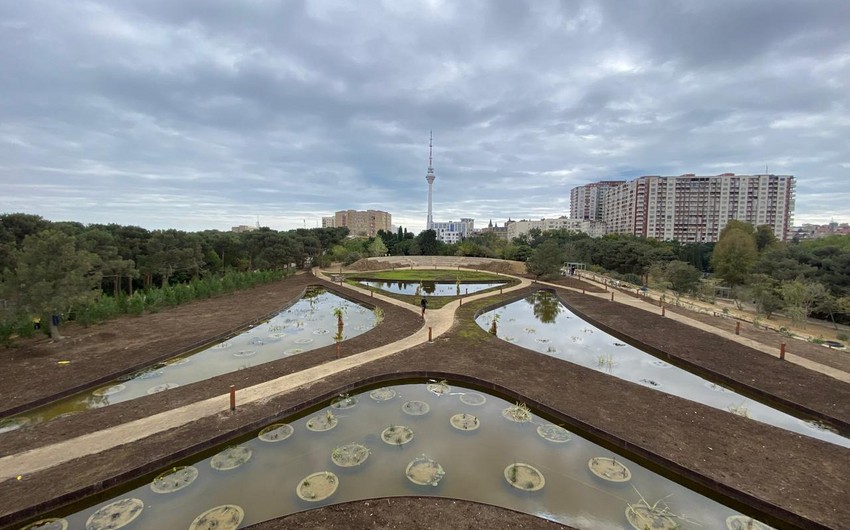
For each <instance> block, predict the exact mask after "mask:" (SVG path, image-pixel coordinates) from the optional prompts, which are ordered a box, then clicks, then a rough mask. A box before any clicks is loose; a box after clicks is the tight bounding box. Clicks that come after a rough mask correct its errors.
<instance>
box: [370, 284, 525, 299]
mask: <svg viewBox="0 0 850 530" xmlns="http://www.w3.org/2000/svg"><path fill="white" fill-rule="evenodd" d="M358 283H360V284H362V285H364V286H366V287H371V288H374V289H381V290H383V291H387V292H390V293H394V294H406V295H415V294H417V293H419V294H424V295H428V296H461V295H467V294H472V293H480V292H481V291H486V290H487V289H493V288H494V287H503V286H505V285H507V284H508V282H437V281H421V282H420V281H395V280H392V281H390V280H358Z"/></svg>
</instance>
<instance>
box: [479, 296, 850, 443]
mask: <svg viewBox="0 0 850 530" xmlns="http://www.w3.org/2000/svg"><path fill="white" fill-rule="evenodd" d="M494 321H496V322H497V323H498V326H497V329H498V331H497V336H498V337H499V338H501V339H503V340H505V341H508V342H513V343H515V344H517V345H519V346H522V347H524V348H528V349H530V350H535V351H537V352H540V353H543V354H546V355H550V356H552V357H556V358H558V359H562V360H565V361H569V362H572V363H575V364H579V365H581V366H584V367H587V368H592V369H595V370H599V371H603V372H605V373H608V374H610V375H612V376H614V377H618V378H620V379H624V380H627V381H631V382H633V383H638V384H641V385H644V386H647V387H649V388H653V389H656V390H660V391H661V392H666V393H669V394H673V395H676V396H679V397H683V398H686V399H690V400H693V401H697V402H699V403H703V404H705V405H709V406H712V407H715V408H718V409H721V410H725V411H727V412H730V413H733V414H737V415H740V416H744V417H747V418H751V419H754V420H757V421H761V422H764V423H768V424H770V425H774V426H776V427H780V428H782V429H786V430H789V431H793V432H796V433H799V434H803V435H806V436H811V437H814V438H819V439H821V440H825V441H828V442H831V443H834V444H837V445H842V446H845V447H850V439H848V438H845V437H843V436H840V435H838V434H836V433H834V432H832V431H831V429H830V428H829V427H828V426H825V425H823V424H822V423H819V422H815V421H804V420H801V419H799V418H795V417H793V416H790V415H788V414H786V413H784V412H781V411H779V410H777V409H774V408H771V407H769V406H767V405H765V404H762V403H759V402H757V401H755V400H752V399H750V398H747V397H744V396H742V395H740V394H738V393H736V392H734V391H732V390H729V389H727V388H725V387H723V386H720V385H717V384H715V383H712V382H710V381H707V380H705V379H703V378H701V377H698V376H696V375H693V374H691V373H689V372H687V371H685V370H682V369H681V368H678V367H675V366H673V365H671V364H668V363H666V362H664V361H662V360H660V359H657V358H656V357H653V356H652V355H650V354H648V353H645V352H643V351H641V350H639V349H637V348H635V347H633V346H631V345H628V344H626V343H623V342H620V341H618V340H617V339H616V338H614V337H612V336H611V335H609V334H607V333H605V332H604V331H602V330H600V329H599V328H596V327H594V326H592V325H590V324H589V323H587V322H586V321H584V320H582V319H581V318H579V317H578V316H577V315H576V314H575V313H573V312H572V311H570V310H569V309H567V307H566V306H564V305H563V304H561V303H560V301H559V300H558V299H557V297H556V296H555V294H554V293H552V292H551V291H537V292H536V293H534V294H533V295H531V296H529V297H527V298H525V299H524V300H520V301H517V302H514V303H511V304H508V305H506V306H503V307H500V308H499V309H496V310H494V311H489V312H486V313H483V314H481V315H480V316H479V317H478V318H477V319H476V322H477V323H478V325H479V326H481V327H482V328H483V329H485V330H488V331H490V332H491V333H492V331H493V322H494Z"/></svg>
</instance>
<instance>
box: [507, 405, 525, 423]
mask: <svg viewBox="0 0 850 530" xmlns="http://www.w3.org/2000/svg"><path fill="white" fill-rule="evenodd" d="M502 417H504V418H505V419H508V420H511V421H515V422H517V423H527V422H529V421H531V411H529V410H528V409H527V408H526V407H521V406H519V405H511V406H510V407H508V408H506V409H505V410H503V411H502Z"/></svg>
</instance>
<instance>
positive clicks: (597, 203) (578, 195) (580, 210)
mask: <svg viewBox="0 0 850 530" xmlns="http://www.w3.org/2000/svg"><path fill="white" fill-rule="evenodd" d="M625 183H626V181H625V180H603V181H601V182H593V183H591V184H587V185H584V186H579V187H577V188H573V189H572V190H570V219H587V220H588V221H601V220H602V205H603V204H605V197H606V196H607V195H608V191H609V190H611V189H614V188H616V187H617V186H620V185H621V184H625Z"/></svg>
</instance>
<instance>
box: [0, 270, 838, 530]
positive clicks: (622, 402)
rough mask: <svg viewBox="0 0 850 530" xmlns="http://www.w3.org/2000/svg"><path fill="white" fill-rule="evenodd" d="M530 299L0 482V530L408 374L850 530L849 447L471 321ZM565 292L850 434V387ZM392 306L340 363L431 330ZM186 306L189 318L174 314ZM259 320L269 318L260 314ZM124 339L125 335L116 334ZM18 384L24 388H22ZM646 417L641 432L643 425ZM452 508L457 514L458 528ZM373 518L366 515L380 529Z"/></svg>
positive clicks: (146, 409) (96, 417) (297, 365)
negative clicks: (539, 348)
mask: <svg viewBox="0 0 850 530" xmlns="http://www.w3.org/2000/svg"><path fill="white" fill-rule="evenodd" d="M288 282H291V283H292V284H297V283H299V282H304V283H310V282H314V283H321V282H317V281H316V280H315V279H312V278H308V279H305V278H294V279H290V280H287V281H286V282H282V283H288ZM588 285H589V284H588ZM532 290H533V288H532V289H528V290H526V292H524V293H518V294H513V293H512V295H511V296H510V297H509V296H508V295H507V294H506V295H504V296H494V297H491V298H488V299H487V300H486V301H480V302H473V303H469V304H464V305H463V306H462V307H461V308H460V310H459V311H458V313H457V315H456V325H455V327H454V328H452V330H451V331H450V332H449V333H447V334H446V335H443V336H441V337H439V338H438V339H437V340H435V342H434V343H431V344H423V345H420V346H417V347H415V348H411V349H409V350H406V351H404V352H400V353H398V354H396V355H393V356H390V357H388V358H385V359H382V360H379V361H376V362H373V363H369V364H366V365H362V366H360V367H358V368H356V369H353V370H349V371H346V372H343V373H339V374H334V375H332V376H328V377H326V378H324V379H322V380H320V381H317V382H316V383H315V384H313V385H311V386H310V387H309V388H305V389H300V390H299V391H298V392H291V393H289V394H283V395H278V396H274V397H272V398H270V399H269V400H267V401H265V402H262V403H255V404H252V405H248V406H245V407H241V408H240V409H239V410H237V411H236V413H229V412H228V413H222V414H219V415H218V416H214V417H209V418H202V419H199V420H198V421H196V422H193V423H192V424H191V425H188V426H183V427H180V428H176V429H172V430H170V431H167V432H163V433H159V434H156V435H153V436H151V437H149V438H147V439H145V440H143V441H142V442H139V443H135V444H132V445H129V446H119V447H116V448H113V449H110V450H109V451H105V452H103V453H100V454H97V455H90V456H88V457H85V458H80V459H77V460H74V461H72V462H68V463H66V464H63V465H60V466H57V467H56V468H54V469H51V470H48V471H45V472H41V473H36V474H34V475H30V476H26V477H24V478H23V480H21V481H13V480H12V481H6V482H4V483H0V525H2V524H9V523H11V522H13V521H20V520H22V519H23V518H26V517H28V516H32V515H35V514H36V513H40V512H43V511H45V510H46V509H47V507H49V506H58V505H60V504H63V503H65V502H68V501H70V500H72V499H74V498H76V496H78V495H80V494H92V493H96V492H98V491H100V490H102V489H104V488H108V487H111V486H113V485H116V484H120V483H122V482H125V481H127V480H129V479H131V478H137V477H138V476H140V475H143V474H146V473H147V474H150V473H154V472H155V471H157V469H159V468H161V467H164V466H167V465H171V464H172V463H174V462H176V461H177V460H179V459H180V458H183V457H186V456H189V455H191V454H195V453H198V452H200V451H203V450H206V449H209V448H211V447H212V446H214V445H215V444H218V443H220V442H223V441H225V440H228V439H230V438H232V437H233V436H236V435H240V434H245V433H248V432H251V431H253V430H255V429H257V428H259V427H261V426H263V425H265V424H267V423H269V422H271V421H273V420H274V419H276V418H280V417H285V416H288V415H291V414H293V413H296V412H299V411H304V410H305V409H307V408H309V407H310V406H313V405H316V404H318V403H321V402H322V401H324V400H326V399H329V398H331V397H333V396H335V395H337V394H338V393H340V392H346V391H351V390H354V389H356V388H359V387H361V386H363V385H365V384H370V383H372V384H380V383H382V382H386V381H391V380H394V379H397V378H400V377H411V376H423V377H433V378H446V379H449V380H455V381H458V382H460V383H468V384H475V385H478V386H480V387H482V388H484V389H489V390H493V391H497V392H500V393H502V394H504V395H505V396H506V397H507V398H508V399H512V400H517V401H520V400H521V401H525V402H527V403H529V404H531V405H533V408H535V410H537V411H539V412H540V413H542V414H544V415H548V416H549V417H550V418H551V419H553V420H555V421H558V422H561V423H564V424H566V425H567V426H568V427H569V428H570V429H572V430H574V431H575V432H577V433H579V434H581V435H583V436H585V437H587V438H589V439H590V440H591V441H594V442H596V443H600V444H602V445H604V446H606V447H610V448H621V449H624V450H625V451H627V452H628V453H629V454H630V457H632V458H633V459H635V460H636V461H638V462H639V463H641V464H643V465H647V466H649V467H651V468H653V469H654V470H656V471H657V472H660V473H662V474H664V475H666V476H668V477H670V478H673V479H675V480H678V481H680V482H682V483H684V484H685V485H688V486H690V487H694V488H695V489H698V490H700V491H701V492H703V493H706V494H708V495H710V496H712V497H715V498H717V499H719V500H721V501H723V502H726V503H728V504H730V505H731V506H733V507H734V508H736V509H738V510H740V511H743V512H745V513H750V514H752V515H754V516H759V517H761V518H763V519H765V520H766V522H768V523H771V524H773V525H774V526H777V527H779V528H796V527H805V528H835V529H838V528H847V527H848V526H850V524H848V523H849V522H850V505H848V503H847V502H846V491H850V478H848V476H847V475H846V473H845V470H844V469H843V467H844V466H843V465H838V464H837V463H842V462H844V463H846V462H848V461H850V451H848V450H847V449H844V448H842V447H838V446H835V445H832V444H828V443H825V442H821V441H818V440H814V439H811V438H808V437H805V436H801V435H797V434H794V433H790V432H788V431H784V430H781V429H777V428H775V427H771V426H769V425H765V424H761V423H758V422H754V421H751V420H747V419H745V418H742V417H738V416H735V415H732V414H729V413H726V412H723V411H719V410H716V409H713V408H710V407H707V406H703V405H700V404H698V403H694V402H691V401H687V400H684V399H681V398H676V397H673V396H669V395H666V394H662V393H660V392H656V391H654V390H651V389H648V388H645V387H643V386H641V385H636V384H632V383H628V382H625V381H621V380H619V379H616V378H613V377H610V376H607V375H605V374H603V373H600V372H597V371H594V370H589V369H585V368H582V367H579V366H575V365H572V364H571V363H565V362H563V361H560V360H557V359H554V358H551V357H548V356H545V355H541V354H537V353H534V352H530V351H528V350H524V349H522V348H519V347H517V346H514V345H512V344H508V343H505V342H503V341H500V340H499V339H496V338H494V337H492V336H491V335H489V334H488V333H486V332H484V331H483V330H481V329H480V328H478V326H477V325H476V324H474V322H472V319H473V317H474V315H475V312H476V311H478V310H481V309H484V308H486V307H488V306H492V305H494V304H496V303H499V301H502V302H504V301H508V300H509V299H516V297H517V296H523V295H527V294H528V293H529V292H531V291H532ZM558 292H559V296H560V297H561V298H562V299H563V300H565V301H566V302H567V303H568V304H569V305H570V306H571V307H572V308H573V309H574V310H575V311H577V312H579V313H582V314H583V315H585V316H586V317H588V318H590V319H592V320H593V321H595V324H597V325H600V326H602V327H608V328H612V329H613V328H616V329H617V330H618V331H617V332H616V333H615V334H616V335H617V336H618V337H621V338H622V339H623V340H628V341H629V342H632V343H641V342H643V343H644V345H643V346H644V347H648V348H650V349H654V350H655V352H656V354H657V355H659V356H660V357H661V358H663V359H665V360H667V361H669V362H672V363H675V364H679V365H686V366H690V367H692V368H693V369H695V370H698V371H702V372H705V373H708V372H711V373H713V374H717V375H712V377H711V378H712V379H714V380H716V381H720V382H723V383H724V384H727V385H728V386H731V387H734V388H736V389H737V390H745V391H747V392H749V393H751V394H760V395H762V396H767V397H770V396H776V399H777V400H778V401H780V402H782V403H784V404H785V406H787V407H789V408H796V409H799V410H806V411H809V412H810V413H811V414H813V415H816V416H819V417H822V418H827V419H829V421H830V422H831V423H832V424H833V425H836V426H839V427H840V428H842V429H846V427H847V425H848V422H850V409H848V407H850V399H848V398H850V385H847V384H844V383H841V382H838V381H836V380H834V379H831V378H828V377H827V376H824V375H822V374H818V373H815V372H812V371H809V370H805V369H802V368H800V367H798V366H796V365H792V364H790V363H787V362H782V361H779V360H778V359H776V358H772V357H770V356H768V355H765V354H763V353H760V352H755V351H753V350H750V349H749V348H745V347H743V346H740V345H738V344H737V343H734V342H732V341H728V340H725V339H722V338H718V337H716V336H714V335H710V334H707V333H702V332H699V331H698V330H694V329H693V328H690V327H688V326H685V325H682V324H680V323H677V322H675V321H672V320H670V319H665V318H661V317H660V316H657V315H653V314H650V313H647V312H645V311H642V310H640V309H636V308H631V307H628V306H623V305H621V304H616V303H611V302H609V301H607V300H604V299H600V298H596V297H591V296H584V295H582V294H581V293H576V292H573V291H567V290H562V289H559V290H558ZM588 292H590V288H589V287H588ZM353 298H358V297H357V296H354V297H353ZM362 298H366V297H362ZM282 301H283V300H280V299H279V300H278V301H277V302H278V303H279V304H281V302H282ZM364 301H366V302H369V301H370V300H368V299H366V300H364ZM375 302H376V301H375ZM281 305H282V304H281ZM214 306H215V304H211V306H210V307H209V309H208V310H209V311H210V312H213V311H215V307H214ZM384 306H385V312H386V318H385V321H384V323H383V324H382V325H380V326H378V327H377V328H376V329H374V330H372V331H370V332H369V333H366V334H363V335H361V336H359V337H357V338H355V339H352V340H351V341H346V342H345V343H343V346H344V350H345V351H344V353H343V354H344V355H348V354H351V353H354V352H357V351H363V350H365V349H368V348H369V347H371V346H374V345H378V344H383V343H386V342H391V341H393V340H396V339H397V338H399V337H402V336H404V335H406V334H409V333H411V332H412V331H415V330H416V329H418V328H419V327H421V325H422V321H421V320H420V319H419V318H418V316H417V315H416V314H415V313H413V312H411V311H407V310H405V309H400V308H395V307H394V306H390V305H388V304H385V305H384ZM187 307H189V306H187ZM179 309H184V308H178V309H175V311H177V310H179ZM260 314H262V313H261V312H260V311H257V314H254V315H253V316H252V317H250V318H255V317H257V316H259V315H260ZM154 316H158V315H154ZM147 318H148V317H147V316H145V317H140V318H138V319H133V324H134V328H136V329H144V328H146V327H147V325H146V324H145V322H146V319H147ZM188 318H191V317H188ZM247 318H248V317H246V319H247ZM118 322H120V321H117V322H116V323H115V324H110V328H114V327H116V326H119V323H118ZM236 325H238V323H237V324H236ZM220 329H221V328H218V329H216V332H218V331H220ZM116 335H117V337H122V334H121V333H120V332H117V330H116ZM154 335H156V333H154ZM358 339H359V340H358ZM118 340H120V339H118ZM349 343H350V344H349ZM171 345H173V343H172V344H171ZM64 354H65V355H66V356H68V357H69V358H72V359H75V362H78V363H81V362H84V359H85V358H86V354H85V353H84V350H83V352H82V353H80V352H78V351H76V350H75V349H71V348H69V349H66V350H65V351H64ZM139 355H146V356H147V357H146V358H155V356H156V353H155V352H149V351H145V352H144V353H140V354H139ZM299 357H301V359H299ZM332 358H335V350H334V348H325V349H323V350H316V351H314V352H311V353H310V355H302V356H295V357H291V358H288V359H284V360H281V361H278V362H274V363H268V364H267V365H262V366H258V367H254V368H252V369H249V370H245V371H243V372H246V373H245V374H243V373H241V372H240V373H239V374H238V377H240V378H243V379H240V382H239V386H240V387H241V386H246V385H250V384H253V383H254V382H259V381H262V380H265V379H268V378H271V377H277V376H278V375H283V374H285V373H291V372H292V371H295V370H301V369H303V368H306V367H307V366H308V365H315V364H317V363H321V362H324V361H325V360H329V359H332ZM122 359H123V360H124V362H125V363H130V362H133V363H136V361H138V360H139V359H137V358H130V357H129V355H128V356H126V357H122ZM72 364H74V363H72ZM101 366H103V364H102V363H89V369H90V370H92V371H93V372H95V373H93V374H91V376H94V375H96V373H98V372H97V370H98V367H101ZM15 373H16V378H20V379H26V378H27V377H29V372H15ZM99 373H100V375H101V376H105V375H106V374H107V372H106V371H102V372H99ZM19 375H20V377H18V376H19ZM233 377H236V376H221V377H219V378H215V379H213V380H210V381H208V382H203V383H196V384H193V385H187V386H186V387H181V388H177V389H174V390H171V391H169V392H166V393H163V394H157V395H154V396H149V397H145V398H141V399H138V400H134V401H132V402H129V403H122V404H118V405H114V406H110V407H106V408H103V409H99V410H93V411H88V412H85V413H82V414H78V415H76V416H74V417H71V418H65V419H60V420H56V421H53V422H49V423H46V424H43V425H38V426H35V427H33V428H31V429H23V430H21V431H16V432H13V433H7V434H6V435H3V436H4V437H3V447H2V449H3V452H4V453H11V452H16V451H18V450H22V449H24V448H28V447H34V446H38V445H43V444H45V443H50V442H51V441H56V440H60V439H66V438H67V437H71V436H77V435H80V434H83V433H86V432H92V431H95V430H97V429H98V428H102V427H104V426H107V425H114V424H117V423H122V422H125V421H128V420H130V419H133V418H138V417H143V416H147V415H150V414H153V413H156V412H159V411H162V410H166V409H168V408H170V407H174V406H179V405H182V404H185V403H189V402H193V401H196V400H199V399H204V398H207V397H211V396H215V395H223V394H224V393H225V392H226V388H227V386H228V385H229V384H232V381H233ZM16 385H20V386H22V387H23V386H26V384H25V383H22V382H20V381H18V382H16ZM36 397H38V396H36ZM771 399H772V398H771ZM636 418H638V419H639V420H640V421H635V419H636ZM409 502H410V503H411V504H410V505H409V508H408V509H407V510H406V512H407V513H410V512H414V513H415V514H416V515H415V517H419V519H417V520H419V521H425V523H422V524H418V523H417V524H415V525H407V527H408V528H410V527H419V528H431V527H433V520H432V519H430V518H429V517H427V513H428V511H427V510H425V505H424V504H423V502H420V501H415V500H414V501H409ZM429 502H430V501H429ZM434 502H437V501H434ZM396 506H398V505H393V504H392V502H390V503H389V504H385V503H383V502H376V503H375V504H369V505H368V508H369V509H368V510H366V505H365V501H364V502H359V503H351V504H349V505H340V506H335V507H327V508H322V509H319V510H312V511H309V512H304V513H302V514H297V517H301V519H297V521H298V522H297V524H296V525H293V526H290V527H313V528H335V527H334V526H329V525H330V524H331V523H330V522H329V521H331V520H332V519H336V518H341V517H348V514H351V517H352V518H353V521H355V522H356V523H357V524H352V525H347V526H346V527H347V528H372V527H375V524H374V523H375V521H377V520H381V521H387V523H386V524H387V526H385V527H387V528H392V527H393V526H390V525H392V524H396V523H395V522H394V521H395V520H394V519H393V517H395V516H394V515H393V513H395V512H396V510H397V507H396ZM458 506H461V507H459V508H458ZM477 507H480V510H481V512H482V513H485V512H486V513H485V515H482V516H481V517H483V518H485V519H484V520H489V521H500V522H502V523H504V516H503V515H499V514H501V513H503V510H501V509H500V508H495V507H488V506H486V505H476V508H474V509H475V510H477V509H478V508H477ZM414 508H415V509H414ZM440 510H442V512H440V513H442V514H443V515H441V517H443V518H445V520H446V521H448V522H449V523H451V522H452V521H454V522H455V523H456V524H447V526H445V528H464V527H465V526H464V523H463V521H466V520H467V519H468V517H469V514H470V513H471V512H470V510H473V508H469V507H468V506H466V505H465V504H463V505H461V503H458V504H454V505H446V504H443V505H442V507H441V508H440ZM455 510H457V512H456V517H455V518H454V519H453V518H452V517H454V516H453V515H452V513H454V511H455ZM366 511H368V512H369V516H368V517H369V518H368V519H367V516H366V515H365V512H366ZM496 512H498V514H497V513H496ZM358 514H360V515H358ZM420 514H421V517H420ZM290 517H295V516H290ZM513 517H515V515H512V516H511V519H510V520H511V521H513V520H514V519H513ZM487 518H489V519H487ZM500 518H501V519H500ZM285 520H291V521H295V519H289V518H284V519H282V520H281V521H285ZM517 520H519V519H517ZM537 521H540V520H537ZM269 524H273V523H269ZM275 524H276V523H275ZM281 524H284V523H281ZM523 524H524V523H523ZM534 524H537V523H532V526H528V528H551V526H545V525H544V524H543V523H540V524H541V525H542V526H534ZM498 526H504V524H500V525H498ZM283 527H285V526H270V527H261V528H283ZM519 527H523V528H524V527H525V526H517V528H519ZM482 528H483V526H482Z"/></svg>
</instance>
